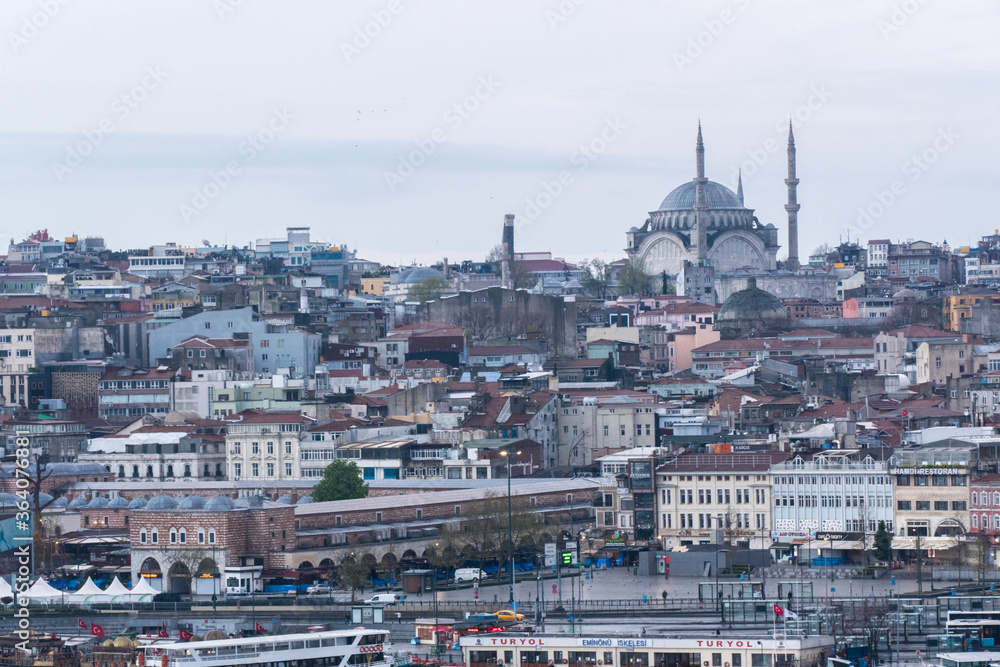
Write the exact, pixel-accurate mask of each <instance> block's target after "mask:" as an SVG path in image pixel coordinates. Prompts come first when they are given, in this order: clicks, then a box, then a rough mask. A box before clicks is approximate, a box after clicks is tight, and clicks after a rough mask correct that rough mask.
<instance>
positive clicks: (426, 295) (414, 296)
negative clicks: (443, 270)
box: [406, 278, 450, 305]
mask: <svg viewBox="0 0 1000 667" xmlns="http://www.w3.org/2000/svg"><path fill="white" fill-rule="evenodd" d="M449 287H450V283H449V282H448V281H447V280H445V279H444V278H427V279H426V280H421V281H420V282H419V283H414V284H413V286H412V287H410V291H409V293H407V295H406V296H407V298H409V299H410V300H411V301H419V302H420V304H421V305H423V304H425V303H427V302H428V301H435V300H437V299H440V298H441V294H442V293H443V292H444V291H445V290H446V289H448V288H449Z"/></svg>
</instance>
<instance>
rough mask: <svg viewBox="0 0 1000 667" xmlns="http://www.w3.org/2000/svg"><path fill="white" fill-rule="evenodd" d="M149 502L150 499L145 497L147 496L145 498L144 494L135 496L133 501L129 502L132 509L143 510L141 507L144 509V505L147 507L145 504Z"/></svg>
mask: <svg viewBox="0 0 1000 667" xmlns="http://www.w3.org/2000/svg"><path fill="white" fill-rule="evenodd" d="M148 503H149V501H148V500H146V499H145V498H143V497H142V496H139V497H138V498H133V499H132V502H130V503H129V504H128V508H129V509H130V510H141V509H142V508H143V507H145V506H146V505H147V504H148Z"/></svg>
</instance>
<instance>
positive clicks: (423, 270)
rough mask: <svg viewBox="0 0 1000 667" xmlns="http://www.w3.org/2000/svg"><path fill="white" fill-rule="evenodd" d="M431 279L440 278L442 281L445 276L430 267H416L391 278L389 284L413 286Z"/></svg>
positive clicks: (404, 270)
mask: <svg viewBox="0 0 1000 667" xmlns="http://www.w3.org/2000/svg"><path fill="white" fill-rule="evenodd" d="M430 278H439V279H441V280H444V279H445V277H444V274H443V273H441V272H440V271H438V270H437V269H433V268H431V267H429V266H414V267H411V268H409V269H403V270H402V271H400V272H399V273H397V274H396V275H394V276H393V277H392V278H390V279H389V282H390V283H392V284H393V285H403V284H409V285H412V284H415V283H422V282H423V281H425V280H429V279H430Z"/></svg>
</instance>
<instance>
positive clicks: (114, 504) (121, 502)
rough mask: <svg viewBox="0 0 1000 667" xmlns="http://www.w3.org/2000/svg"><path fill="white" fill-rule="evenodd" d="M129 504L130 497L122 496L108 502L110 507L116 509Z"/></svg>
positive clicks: (123, 507)
mask: <svg viewBox="0 0 1000 667" xmlns="http://www.w3.org/2000/svg"><path fill="white" fill-rule="evenodd" d="M128 506H129V501H128V498H124V497H122V496H118V497H117V498H113V499H112V500H111V502H110V503H108V507H110V508H112V509H116V510H120V509H125V508H126V507H128Z"/></svg>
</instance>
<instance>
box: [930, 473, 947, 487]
mask: <svg viewBox="0 0 1000 667" xmlns="http://www.w3.org/2000/svg"><path fill="white" fill-rule="evenodd" d="M933 483H934V486H948V475H934V478H933Z"/></svg>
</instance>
